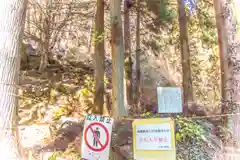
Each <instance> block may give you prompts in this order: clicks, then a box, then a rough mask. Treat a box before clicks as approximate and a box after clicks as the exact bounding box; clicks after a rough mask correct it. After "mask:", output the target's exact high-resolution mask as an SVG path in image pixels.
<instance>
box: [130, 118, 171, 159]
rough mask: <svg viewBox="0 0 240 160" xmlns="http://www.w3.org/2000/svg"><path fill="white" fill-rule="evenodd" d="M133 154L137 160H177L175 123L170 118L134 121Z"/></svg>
mask: <svg viewBox="0 0 240 160" xmlns="http://www.w3.org/2000/svg"><path fill="white" fill-rule="evenodd" d="M133 152H134V159H137V160H159V159H164V160H176V149H175V133H174V121H173V120H172V119H170V118H154V119H137V120H134V122H133Z"/></svg>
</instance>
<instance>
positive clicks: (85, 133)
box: [84, 122, 109, 152]
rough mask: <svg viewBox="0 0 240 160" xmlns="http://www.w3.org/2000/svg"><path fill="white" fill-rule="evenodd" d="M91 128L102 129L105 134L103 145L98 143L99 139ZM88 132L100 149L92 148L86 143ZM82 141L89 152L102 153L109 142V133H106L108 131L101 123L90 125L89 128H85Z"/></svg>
mask: <svg viewBox="0 0 240 160" xmlns="http://www.w3.org/2000/svg"><path fill="white" fill-rule="evenodd" d="M93 126H99V127H100V128H102V129H103V130H104V132H105V134H106V142H105V143H102V142H101V141H100V139H99V137H98V136H97V135H96V133H95V132H94V130H93ZM88 130H90V131H91V133H92V134H93V136H94V138H95V139H96V140H97V142H98V143H99V145H100V148H94V147H92V146H91V145H90V144H89V142H88V140H87V132H88ZM84 140H85V143H86V145H87V146H88V148H90V149H91V150H93V151H95V152H101V151H103V150H104V149H105V148H106V147H107V145H108V142H109V133H108V130H107V128H106V127H105V126H104V125H103V124H101V123H99V122H94V123H91V124H90V125H89V126H87V128H86V130H85V132H84Z"/></svg>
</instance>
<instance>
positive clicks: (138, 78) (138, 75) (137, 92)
mask: <svg viewBox="0 0 240 160" xmlns="http://www.w3.org/2000/svg"><path fill="white" fill-rule="evenodd" d="M136 8H137V19H136V88H135V95H134V103H135V104H138V101H139V97H140V92H141V90H140V81H141V68H140V53H141V48H140V0H137V7H136Z"/></svg>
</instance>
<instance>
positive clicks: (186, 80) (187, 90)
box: [178, 0, 193, 115]
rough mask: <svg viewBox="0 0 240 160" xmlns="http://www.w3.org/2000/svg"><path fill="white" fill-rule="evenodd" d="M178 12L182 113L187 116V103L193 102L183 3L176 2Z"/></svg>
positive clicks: (180, 0) (181, 1)
mask: <svg viewBox="0 0 240 160" xmlns="http://www.w3.org/2000/svg"><path fill="white" fill-rule="evenodd" d="M178 12H179V16H178V18H179V26H180V45H181V46H180V47H181V61H182V77H183V78H182V87H183V99H184V100H183V103H184V105H183V106H184V108H183V112H184V114H185V115H188V103H189V102H192V101H193V91H192V77H191V65H190V53H189V47H188V31H187V20H186V11H185V7H184V1H183V0H178Z"/></svg>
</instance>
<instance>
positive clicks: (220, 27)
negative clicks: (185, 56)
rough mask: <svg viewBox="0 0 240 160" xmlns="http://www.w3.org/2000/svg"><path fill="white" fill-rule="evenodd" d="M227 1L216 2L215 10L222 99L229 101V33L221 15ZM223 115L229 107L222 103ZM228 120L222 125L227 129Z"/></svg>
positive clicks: (225, 119) (216, 0)
mask: <svg viewBox="0 0 240 160" xmlns="http://www.w3.org/2000/svg"><path fill="white" fill-rule="evenodd" d="M224 1H225V0H214V1H213V5H214V10H215V18H216V26H217V32H218V46H219V58H220V66H221V99H222V100H223V101H224V100H227V99H228V98H227V94H226V84H227V77H228V73H229V70H228V64H227V61H228V60H227V33H226V28H225V21H224V18H223V16H222V14H221V12H222V6H223V4H224V3H225V2H224ZM221 113H222V114H226V113H228V107H227V106H226V105H225V104H224V103H221ZM227 123H228V119H227V117H222V125H223V126H224V127H227Z"/></svg>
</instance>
